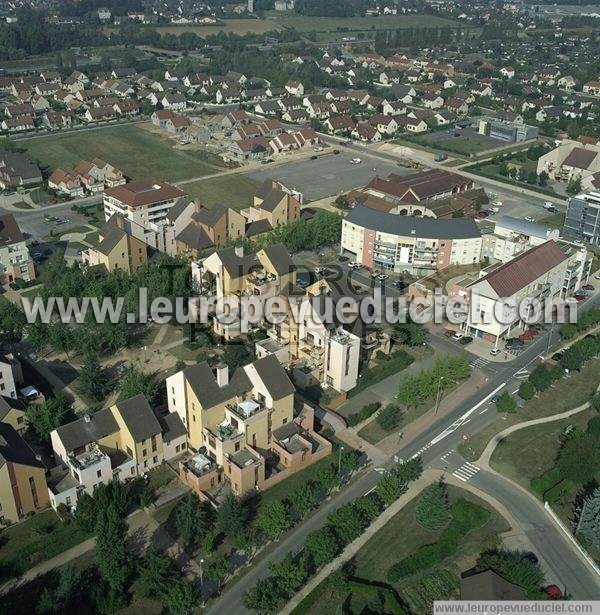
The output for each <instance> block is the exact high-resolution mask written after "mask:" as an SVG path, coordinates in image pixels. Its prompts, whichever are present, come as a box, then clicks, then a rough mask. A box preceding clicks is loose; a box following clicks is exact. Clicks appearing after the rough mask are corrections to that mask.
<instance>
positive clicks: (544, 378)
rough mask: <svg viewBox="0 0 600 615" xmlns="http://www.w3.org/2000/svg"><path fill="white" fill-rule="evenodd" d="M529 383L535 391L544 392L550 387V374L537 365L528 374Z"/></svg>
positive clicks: (542, 366) (551, 379) (544, 368)
mask: <svg viewBox="0 0 600 615" xmlns="http://www.w3.org/2000/svg"><path fill="white" fill-rule="evenodd" d="M529 382H531V384H532V385H533V386H534V387H535V388H536V390H537V391H545V390H546V389H548V388H550V386H551V385H552V382H553V378H552V374H551V373H550V371H549V370H548V369H546V367H545V366H544V365H538V366H537V367H536V368H535V369H534V370H533V371H532V372H531V374H529Z"/></svg>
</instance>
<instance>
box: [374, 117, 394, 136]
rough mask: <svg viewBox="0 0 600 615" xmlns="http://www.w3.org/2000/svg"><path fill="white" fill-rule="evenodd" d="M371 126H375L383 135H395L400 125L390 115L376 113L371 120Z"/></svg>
mask: <svg viewBox="0 0 600 615" xmlns="http://www.w3.org/2000/svg"><path fill="white" fill-rule="evenodd" d="M369 124H371V126H375V128H377V130H378V131H379V132H380V133H381V134H382V135H393V134H394V133H395V132H396V131H397V130H398V123H397V122H396V120H395V119H394V118H393V117H392V116H390V115H383V114H381V113H376V114H375V115H372V116H371V117H370V118H369Z"/></svg>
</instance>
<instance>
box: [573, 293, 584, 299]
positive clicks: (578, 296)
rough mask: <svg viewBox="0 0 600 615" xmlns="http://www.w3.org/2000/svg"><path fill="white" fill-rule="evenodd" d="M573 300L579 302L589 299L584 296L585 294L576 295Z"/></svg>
mask: <svg viewBox="0 0 600 615" xmlns="http://www.w3.org/2000/svg"><path fill="white" fill-rule="evenodd" d="M573 299H575V300H577V301H585V300H586V299H587V295H584V294H583V293H575V294H574V295H573Z"/></svg>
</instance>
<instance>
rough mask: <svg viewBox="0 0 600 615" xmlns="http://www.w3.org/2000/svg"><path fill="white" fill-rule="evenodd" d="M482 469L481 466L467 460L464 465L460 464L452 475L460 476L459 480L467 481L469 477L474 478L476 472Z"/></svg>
mask: <svg viewBox="0 0 600 615" xmlns="http://www.w3.org/2000/svg"><path fill="white" fill-rule="evenodd" d="M480 469H481V468H479V467H478V466H476V465H474V464H472V463H469V462H468V461H467V462H466V463H464V464H463V465H462V466H460V468H457V469H456V470H454V472H452V476H454V477H455V478H458V479H459V480H462V481H463V483H466V482H467V481H468V480H469V479H471V478H473V476H475V474H477V472H479V470H480Z"/></svg>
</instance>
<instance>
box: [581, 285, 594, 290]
mask: <svg viewBox="0 0 600 615" xmlns="http://www.w3.org/2000/svg"><path fill="white" fill-rule="evenodd" d="M581 290H587V291H590V290H594V285H593V284H586V285H585V286H582V287H581Z"/></svg>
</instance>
